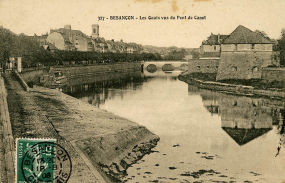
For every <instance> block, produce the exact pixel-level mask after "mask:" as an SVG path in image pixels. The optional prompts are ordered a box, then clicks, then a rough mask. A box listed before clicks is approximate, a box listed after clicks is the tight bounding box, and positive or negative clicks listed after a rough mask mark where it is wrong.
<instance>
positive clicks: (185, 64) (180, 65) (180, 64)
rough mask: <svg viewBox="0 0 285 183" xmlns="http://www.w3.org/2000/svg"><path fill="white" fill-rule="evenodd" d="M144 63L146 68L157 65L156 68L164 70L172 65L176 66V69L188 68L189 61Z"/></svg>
mask: <svg viewBox="0 0 285 183" xmlns="http://www.w3.org/2000/svg"><path fill="white" fill-rule="evenodd" d="M143 64H144V69H146V70H147V69H148V67H149V66H150V67H151V68H152V69H153V68H155V67H156V70H163V68H171V67H174V70H187V69H188V62H187V61H146V62H144V63H143ZM167 66H168V67H167ZM150 67H149V69H150ZM156 70H155V71H156Z"/></svg>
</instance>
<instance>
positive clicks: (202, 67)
mask: <svg viewBox="0 0 285 183" xmlns="http://www.w3.org/2000/svg"><path fill="white" fill-rule="evenodd" d="M219 63H220V59H191V60H189V63H188V72H190V73H192V72H201V73H217V72H218V67H219Z"/></svg>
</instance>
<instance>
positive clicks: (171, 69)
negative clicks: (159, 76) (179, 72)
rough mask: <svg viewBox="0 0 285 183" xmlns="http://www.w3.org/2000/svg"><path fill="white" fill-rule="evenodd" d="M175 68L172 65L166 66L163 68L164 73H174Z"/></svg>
mask: <svg viewBox="0 0 285 183" xmlns="http://www.w3.org/2000/svg"><path fill="white" fill-rule="evenodd" d="M174 70H175V67H174V66H173V65H172V64H164V65H163V66H162V71H174Z"/></svg>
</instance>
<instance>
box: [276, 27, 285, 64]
mask: <svg viewBox="0 0 285 183" xmlns="http://www.w3.org/2000/svg"><path fill="white" fill-rule="evenodd" d="M275 49H276V51H279V52H280V65H281V66H285V28H283V29H282V30H281V36H280V38H279V39H278V40H277V45H276V46H275Z"/></svg>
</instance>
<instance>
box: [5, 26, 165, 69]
mask: <svg viewBox="0 0 285 183" xmlns="http://www.w3.org/2000/svg"><path fill="white" fill-rule="evenodd" d="M19 56H20V57H22V61H23V67H34V66H37V65H39V64H41V65H56V64H63V63H64V62H69V61H70V62H75V63H82V62H83V61H88V62H89V63H103V62H104V63H105V62H132V61H142V60H145V61H146V60H162V58H161V55H160V54H158V53H140V54H139V53H137V54H128V53H112V52H107V53H99V52H81V51H62V50H57V51H55V52H50V51H48V50H45V49H44V48H43V47H42V46H40V45H39V43H38V42H37V40H35V39H34V38H33V37H29V36H26V35H24V34H20V35H17V34H14V33H13V32H11V31H10V30H8V29H5V28H4V27H2V26H1V27H0V66H1V68H3V67H4V66H5V63H6V62H9V58H10V57H19Z"/></svg>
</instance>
